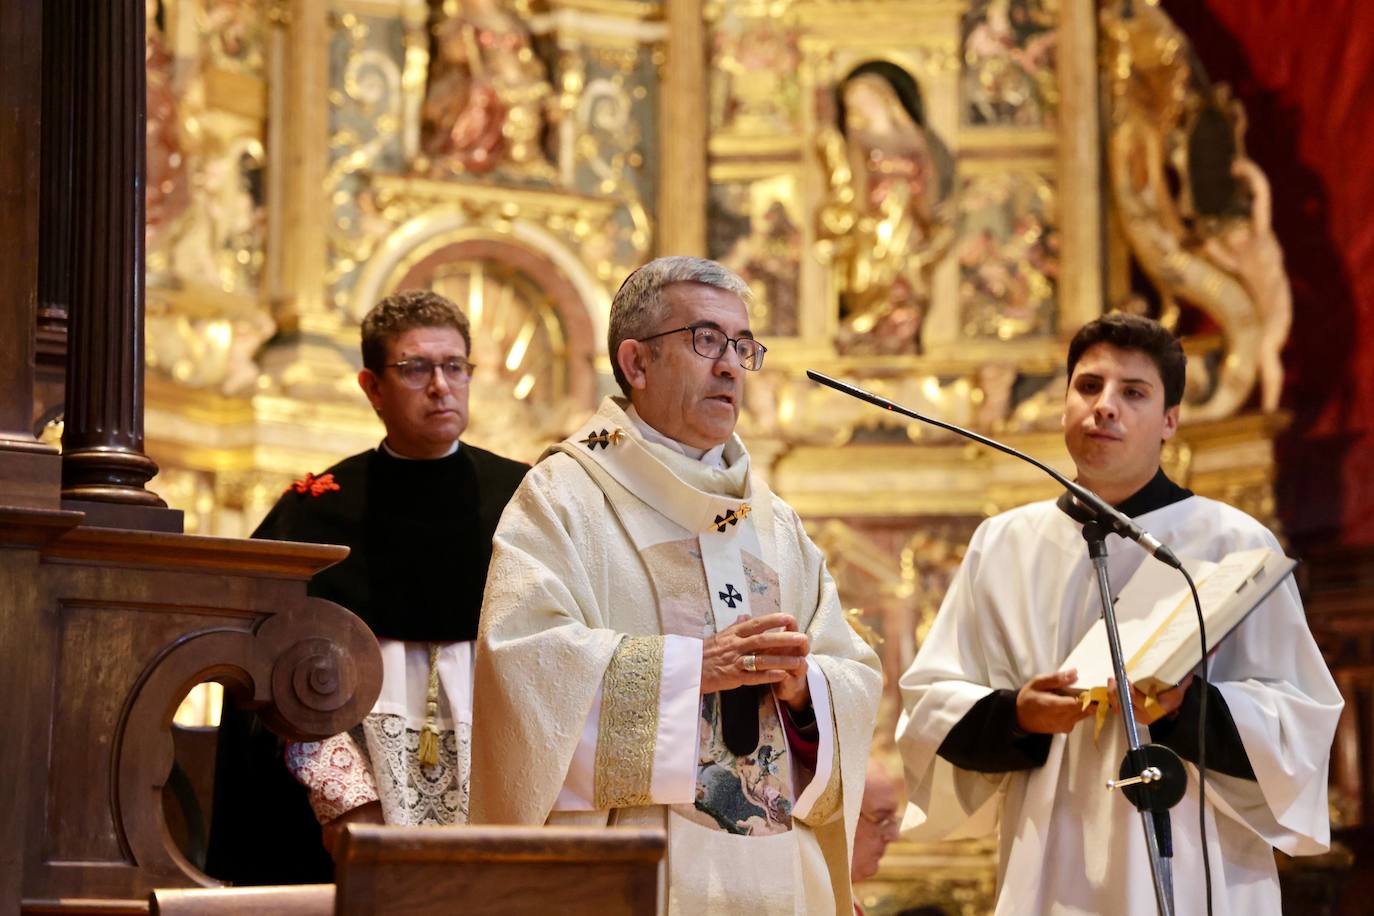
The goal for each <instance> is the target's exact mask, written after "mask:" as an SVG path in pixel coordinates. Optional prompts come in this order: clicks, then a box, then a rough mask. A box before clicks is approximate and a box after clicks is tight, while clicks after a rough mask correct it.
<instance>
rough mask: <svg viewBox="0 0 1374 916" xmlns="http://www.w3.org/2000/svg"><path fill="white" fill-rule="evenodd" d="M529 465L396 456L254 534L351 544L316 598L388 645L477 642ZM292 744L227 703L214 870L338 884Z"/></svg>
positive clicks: (349, 471)
mask: <svg viewBox="0 0 1374 916" xmlns="http://www.w3.org/2000/svg"><path fill="white" fill-rule="evenodd" d="M528 470H529V466H528V465H525V464H521V463H520V462H517V461H511V460H509V459H507V458H502V457H500V456H499V455H495V454H492V453H491V452H488V451H484V450H482V449H479V448H475V447H473V446H471V445H467V444H464V445H462V447H460V448H459V449H458V451H457V452H455V453H454V454H452V455H449V456H448V457H446V458H438V459H434V460H428V461H419V460H414V461H413V460H407V459H404V458H396V457H394V456H392V455H390V454H388V453H387V452H386V451H385V450H384V449H376V450H373V451H367V452H363V453H362V454H359V455H354V456H352V457H351V458H346V459H344V460H343V461H341V462H339V463H338V464H336V465H334V466H333V467H331V468H330V469H329V470H328V471H326V472H325V473H324V474H321V475H320V476H319V477H315V478H307V479H306V480H305V481H301V482H299V483H298V485H296V486H293V487H292V488H291V489H288V490H287V491H286V493H285V494H284V495H283V496H282V497H281V499H279V500H278V501H277V504H276V505H275V506H274V507H273V508H272V511H271V512H269V513H268V514H267V517H266V518H265V519H263V522H262V524H261V525H259V526H258V529H257V530H256V531H254V532H253V537H255V538H269V539H272V540H281V541H303V542H309V543H318V544H343V545H345V546H347V547H349V548H351V549H352V550H351V552H350V553H349V555H348V557H347V558H346V559H344V560H343V561H341V562H340V563H338V564H336V565H335V566H331V567H329V568H328V569H326V570H323V571H321V572H320V573H318V574H317V575H316V576H315V577H314V578H313V579H312V580H311V581H310V585H309V587H308V589H307V591H308V592H309V593H310V594H311V595H314V596H317V597H320V598H327V599H329V600H330V601H334V602H336V603H338V604H341V605H343V606H344V607H346V608H348V609H349V610H350V611H352V612H353V613H355V614H357V615H358V616H359V617H360V618H362V620H363V621H364V622H365V623H366V624H367V625H368V626H369V627H371V629H372V632H373V633H374V634H375V635H376V636H378V637H379V638H384V639H400V640H411V641H421V642H449V641H454V640H472V639H475V638H476V637H477V620H478V615H479V613H480V611H481V608H482V591H483V589H484V588H485V586H486V579H487V566H488V565H489V564H490V562H491V539H492V535H493V534H494V533H495V532H496V523H497V522H498V521H500V518H501V513H502V511H503V510H504V509H505V508H506V503H507V502H509V501H510V498H511V496H512V495H513V494H514V493H515V489H516V487H518V486H519V485H520V481H521V480H522V479H523V478H524V476H525V472H526V471H528ZM285 753H286V742H285V740H284V739H282V738H279V737H278V736H277V735H275V734H273V733H272V732H271V731H269V730H268V729H267V727H266V726H265V725H264V724H263V723H262V721H261V720H260V719H259V718H258V716H257V715H256V714H254V713H252V712H250V711H246V710H242V709H239V708H237V707H236V706H235V705H234V704H233V702H232V701H231V700H230V699H229V698H228V697H227V696H226V698H225V704H224V712H223V715H222V716H221V719H220V728H219V744H218V748H217V752H216V760H215V794H214V810H213V814H212V820H211V827H210V838H209V846H208V851H207V856H206V859H207V861H206V871H207V872H208V873H209V874H210V875H211V876H213V877H215V878H218V879H220V880H222V881H229V882H232V883H234V884H307V883H323V882H329V881H333V880H334V866H333V862H332V860H331V859H330V856H329V853H328V852H327V851H326V850H325V849H324V847H323V845H322V843H321V839H320V826H319V823H318V822H317V821H316V819H315V815H314V812H313V811H312V810H311V808H310V802H309V797H308V795H307V792H306V789H305V787H304V786H302V785H301V784H300V783H299V782H297V781H296V779H295V777H293V776H292V775H291V773H290V772H289V771H288V770H287V769H286V763H285Z"/></svg>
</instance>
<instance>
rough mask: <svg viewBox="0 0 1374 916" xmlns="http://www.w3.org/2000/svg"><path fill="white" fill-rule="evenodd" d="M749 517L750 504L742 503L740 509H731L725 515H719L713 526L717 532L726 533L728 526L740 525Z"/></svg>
mask: <svg viewBox="0 0 1374 916" xmlns="http://www.w3.org/2000/svg"><path fill="white" fill-rule="evenodd" d="M748 517H749V504H748V503H740V506H739V508H738V509H731V510H730V511H728V512H726V513H725V514H724V515H717V516H716V519H715V521H714V522H712V523H711V526H712V527H713V528H715V529H716V530H717V531H724V530H725V526H726V525H738V524H739V523H740V521H741V520H742V519H746V518H748Z"/></svg>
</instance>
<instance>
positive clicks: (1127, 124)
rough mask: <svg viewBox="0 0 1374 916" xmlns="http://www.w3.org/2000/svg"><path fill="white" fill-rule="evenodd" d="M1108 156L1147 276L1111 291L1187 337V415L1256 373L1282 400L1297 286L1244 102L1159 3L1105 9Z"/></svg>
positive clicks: (1226, 407)
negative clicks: (1248, 148) (1123, 12)
mask: <svg viewBox="0 0 1374 916" xmlns="http://www.w3.org/2000/svg"><path fill="white" fill-rule="evenodd" d="M1102 22H1103V36H1104V43H1105V52H1106V73H1107V75H1108V77H1109V80H1110V86H1111V100H1112V106H1111V129H1110V134H1109V138H1108V147H1107V153H1108V168H1109V177H1110V183H1111V189H1112V202H1113V204H1114V205H1115V207H1116V208H1117V211H1118V213H1119V214H1120V217H1121V226H1122V231H1123V233H1124V235H1125V238H1126V241H1127V242H1128V244H1129V246H1130V250H1131V253H1132V255H1133V256H1134V258H1135V259H1136V261H1137V263H1138V264H1139V265H1140V267H1141V269H1142V271H1143V273H1144V274H1145V275H1146V276H1147V277H1148V279H1149V284H1148V288H1147V289H1145V290H1137V291H1136V292H1137V297H1136V298H1135V299H1133V300H1129V301H1127V302H1125V303H1119V305H1121V306H1123V307H1124V308H1126V309H1128V310H1137V311H1150V312H1155V313H1157V314H1158V316H1159V318H1160V320H1161V321H1163V322H1165V323H1166V324H1168V325H1170V326H1174V327H1177V328H1178V329H1179V330H1181V331H1183V332H1185V335H1186V336H1189V337H1191V344H1192V346H1191V347H1190V350H1191V351H1192V353H1193V358H1192V359H1190V360H1189V364H1188V390H1187V393H1186V396H1185V400H1184V412H1185V416H1186V417H1188V418H1190V419H1194V420H1197V419H1216V418H1221V417H1226V416H1230V415H1232V414H1234V413H1236V412H1237V411H1238V410H1240V409H1241V408H1242V407H1243V406H1244V405H1245V403H1246V402H1247V400H1248V399H1249V397H1250V395H1251V393H1252V391H1253V390H1254V388H1255V385H1256V381H1257V380H1258V381H1259V383H1260V390H1261V399H1260V400H1261V408H1262V409H1263V410H1266V411H1272V410H1274V409H1276V408H1277V406H1278V395H1279V390H1280V387H1281V384H1282V365H1281V364H1280V362H1279V351H1280V350H1281V349H1282V346H1283V343H1284V341H1285V340H1286V339H1287V336H1288V331H1289V328H1290V326H1291V323H1292V292H1291V288H1290V286H1289V283H1288V277H1287V274H1286V272H1285V271H1284V268H1283V252H1282V250H1281V249H1280V247H1279V243H1278V240H1277V238H1276V237H1275V235H1274V233H1273V228H1272V225H1271V213H1270V192H1269V184H1268V181H1267V179H1266V178H1265V176H1264V174H1263V173H1262V172H1261V171H1260V170H1259V168H1258V167H1257V166H1256V165H1255V164H1254V163H1253V162H1252V161H1250V160H1249V159H1248V158H1246V156H1245V152H1244V143H1243V141H1244V132H1245V119H1244V112H1243V111H1242V110H1241V108H1240V106H1239V104H1238V103H1237V102H1235V101H1234V100H1233V99H1232V98H1231V97H1230V93H1229V90H1228V89H1227V87H1225V86H1214V85H1212V84H1211V83H1210V82H1209V81H1208V79H1207V75H1206V73H1204V72H1203V71H1202V70H1201V68H1200V66H1199V65H1198V64H1197V63H1196V59H1195V58H1194V57H1193V56H1192V55H1191V54H1188V53H1185V52H1184V50H1183V49H1184V48H1186V46H1187V43H1188V40H1187V37H1186V36H1184V35H1183V34H1182V33H1181V32H1180V31H1179V30H1178V29H1177V27H1176V26H1175V25H1174V24H1173V22H1172V21H1171V20H1170V19H1169V18H1168V16H1167V15H1166V14H1165V13H1164V12H1163V11H1162V10H1160V9H1159V8H1158V7H1157V6H1154V5H1151V4H1144V5H1143V6H1142V8H1141V9H1140V10H1138V11H1137V12H1136V15H1135V16H1133V17H1132V18H1131V19H1130V20H1125V19H1122V18H1121V17H1119V16H1118V15H1117V14H1115V13H1114V12H1112V11H1110V10H1108V11H1104V13H1103V18H1102Z"/></svg>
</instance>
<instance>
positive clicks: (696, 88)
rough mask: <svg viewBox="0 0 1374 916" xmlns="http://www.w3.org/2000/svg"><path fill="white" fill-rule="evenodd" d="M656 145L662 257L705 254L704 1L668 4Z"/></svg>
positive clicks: (677, 0)
mask: <svg viewBox="0 0 1374 916" xmlns="http://www.w3.org/2000/svg"><path fill="white" fill-rule="evenodd" d="M663 5H664V18H665V19H666V20H667V23H668V43H667V48H666V59H665V60H664V63H663V85H662V89H661V90H660V92H661V95H660V102H661V104H660V106H659V125H658V137H659V140H658V144H659V149H660V150H661V154H660V157H659V162H660V168H659V176H658V233H657V236H658V237H657V243H656V244H655V246H654V248H655V250H656V251H657V253H658V254H659V255H674V254H687V255H696V256H697V257H703V258H704V257H705V256H706V23H705V20H704V19H703V18H702V12H701V0H665V2H664V4H663Z"/></svg>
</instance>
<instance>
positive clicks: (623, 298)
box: [606, 255, 753, 397]
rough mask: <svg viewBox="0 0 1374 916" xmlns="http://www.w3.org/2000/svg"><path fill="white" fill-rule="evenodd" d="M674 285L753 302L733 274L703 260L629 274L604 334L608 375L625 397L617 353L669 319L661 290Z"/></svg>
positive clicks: (676, 260) (659, 262)
mask: <svg viewBox="0 0 1374 916" xmlns="http://www.w3.org/2000/svg"><path fill="white" fill-rule="evenodd" d="M674 283H700V284H702V285H704V286H714V287H715V288H716V289H723V290H725V291H726V292H727V293H734V294H735V295H736V296H739V297H740V300H741V301H743V302H744V303H745V304H746V305H748V304H749V301H750V299H751V298H753V294H752V293H751V292H750V290H749V285H748V284H747V283H745V282H744V281H743V280H741V279H740V278H739V276H738V275H737V274H735V272H734V271H732V270H730V268H728V267H725V266H724V265H722V264H717V263H716V262H715V261H708V260H706V259H705V258H692V257H687V256H684V255H676V256H673V257H667V258H656V259H654V260H652V261H650V262H649V263H648V264H645V265H644V266H643V267H641V268H639V269H638V270H636V271H634V272H633V273H631V274H630V275H629V276H628V277H626V278H625V282H624V283H622V284H620V289H619V290H618V291H617V292H616V294H615V299H613V300H612V301H611V321H610V330H609V331H608V332H607V334H606V350H607V353H608V354H609V355H610V357H611V371H612V372H613V373H614V374H615V380H616V384H618V385H619V386H620V390H621V391H622V392H624V394H625V396H626V397H629V395H630V383H629V382H628V381H627V380H626V379H625V373H623V372H621V371H620V363H619V361H618V360H617V359H616V358H615V354H616V351H617V350H619V349H620V344H621V342H622V341H626V340H638V339H639V338H641V337H645V336H647V335H648V334H649V333H651V332H652V331H653V330H654V328H655V327H656V326H658V325H659V324H662V323H663V320H664V319H665V318H667V317H668V302H667V300H666V299H665V298H664V296H663V290H664V288H665V287H667V286H671V285H672V284H674Z"/></svg>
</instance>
